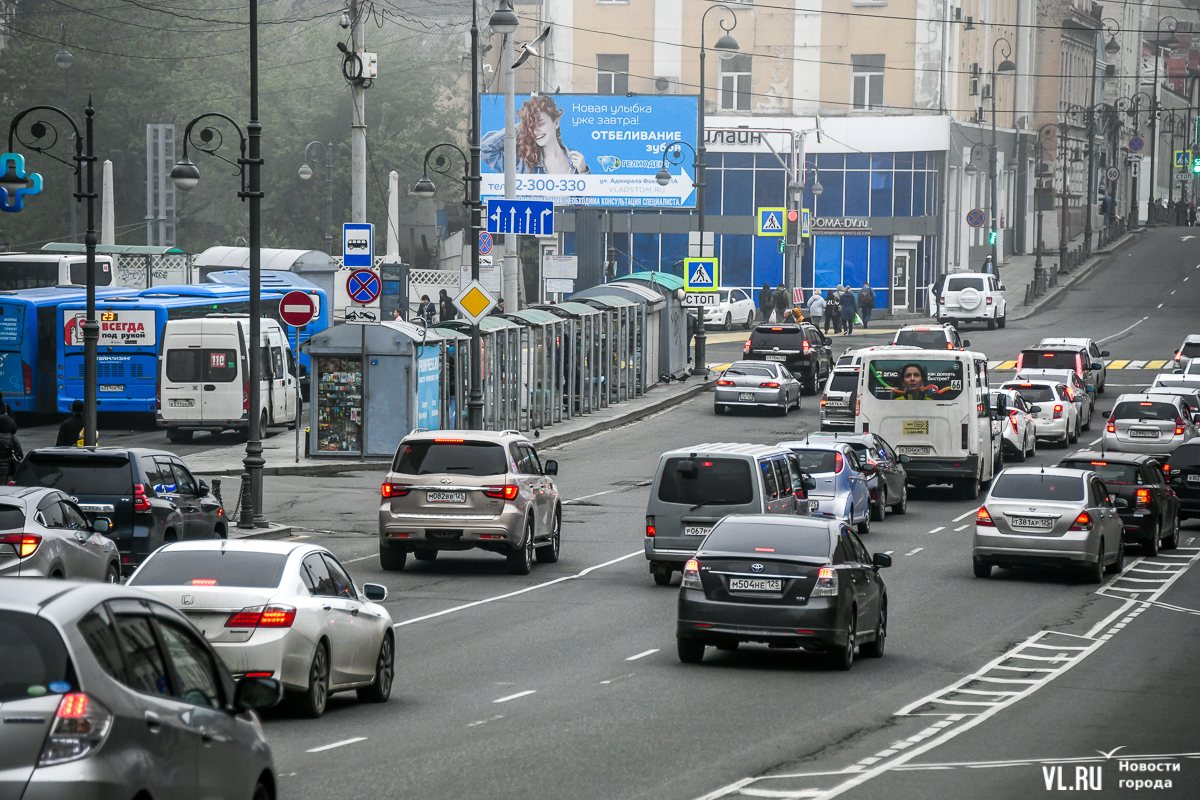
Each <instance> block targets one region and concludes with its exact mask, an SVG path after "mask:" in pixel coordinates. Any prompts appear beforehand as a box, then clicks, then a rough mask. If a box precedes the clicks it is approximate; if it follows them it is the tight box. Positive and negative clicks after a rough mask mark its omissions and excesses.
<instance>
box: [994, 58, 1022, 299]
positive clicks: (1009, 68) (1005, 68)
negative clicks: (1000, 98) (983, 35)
mask: <svg viewBox="0 0 1200 800" xmlns="http://www.w3.org/2000/svg"><path fill="white" fill-rule="evenodd" d="M997 47H999V48H1000V55H1001V56H1002V57H1003V59H1004V60H1003V61H1001V62H1000V63H999V64H997V63H996V48H997ZM1011 55H1012V42H1010V41H1008V39H1005V38H1004V37H1003V36H1001V37H999V38H998V39H996V41H994V42H992V147H991V149H990V150H989V152H988V182H989V183H990V184H991V188H990V192H989V194H990V196H991V206H992V208H991V213H990V214H989V215H988V240H989V242H990V243H991V246H992V270H993V272H994V273H995V275H996V280H997V281H999V280H1000V245H999V238H1000V235H999V233H998V232H997V230H996V206H997V205H999V202H998V199H997V198H998V192H997V188H996V183H997V177H998V176H997V174H996V173H997V171H998V169H999V165H998V164H997V163H996V157H997V145H996V95H997V94H999V93H1000V85H999V83H998V82H997V80H996V78H997V76H999V75H1015V74H1016V73H1017V65H1016V64H1014V63H1013V62H1012V61H1010V60H1009V56H1011Z"/></svg>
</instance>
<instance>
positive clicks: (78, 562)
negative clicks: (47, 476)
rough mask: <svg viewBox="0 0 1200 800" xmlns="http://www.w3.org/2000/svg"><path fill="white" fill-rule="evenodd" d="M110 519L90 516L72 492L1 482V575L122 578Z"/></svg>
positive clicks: (84, 579)
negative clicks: (76, 502)
mask: <svg viewBox="0 0 1200 800" xmlns="http://www.w3.org/2000/svg"><path fill="white" fill-rule="evenodd" d="M109 524H110V523H109V520H108V519H107V518H104V517H101V518H99V519H97V520H96V521H95V522H88V518H87V516H86V515H85V514H84V513H83V511H82V509H80V508H79V506H77V505H76V504H75V501H74V499H72V498H71V497H70V495H67V494H64V493H63V492H60V491H58V490H57V489H47V488H44V487H41V486H0V577H2V578H66V579H69V580H78V581H107V582H109V583H118V582H119V581H120V579H121V562H120V555H119V554H118V553H117V545H116V543H115V542H113V540H112V539H109V538H108V537H107V536H105V535H104V534H105V533H107V532H108V529H109Z"/></svg>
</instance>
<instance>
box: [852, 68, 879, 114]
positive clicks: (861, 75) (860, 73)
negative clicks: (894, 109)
mask: <svg viewBox="0 0 1200 800" xmlns="http://www.w3.org/2000/svg"><path fill="white" fill-rule="evenodd" d="M850 63H851V65H852V69H853V76H852V77H853V82H852V83H853V86H852V96H851V108H853V109H854V110H855V111H879V110H881V109H882V108H883V56H882V55H872V56H850Z"/></svg>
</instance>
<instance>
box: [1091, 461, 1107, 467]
mask: <svg viewBox="0 0 1200 800" xmlns="http://www.w3.org/2000/svg"><path fill="white" fill-rule="evenodd" d="M1089 463H1090V464H1091V465H1092V466H1093V467H1107V466H1108V462H1107V461H1092V462H1089Z"/></svg>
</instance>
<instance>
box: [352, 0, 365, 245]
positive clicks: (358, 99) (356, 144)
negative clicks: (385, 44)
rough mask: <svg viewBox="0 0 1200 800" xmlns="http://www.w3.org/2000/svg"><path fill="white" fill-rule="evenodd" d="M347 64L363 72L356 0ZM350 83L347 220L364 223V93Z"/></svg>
mask: <svg viewBox="0 0 1200 800" xmlns="http://www.w3.org/2000/svg"><path fill="white" fill-rule="evenodd" d="M350 20H351V23H350V24H351V26H352V27H351V29H350V41H351V48H350V49H351V52H352V53H353V54H354V56H356V58H352V59H350V63H352V64H354V65H356V66H357V68H358V69H359V70H364V69H365V64H366V61H365V60H364V58H363V51H364V49H365V47H366V41H367V25H366V16H365V14H364V13H363V8H362V5H361V3H360V0H350ZM359 77H360V80H356V81H351V83H350V97H351V103H352V104H353V106H354V111H353V117H352V119H351V122H350V221H351V222H366V221H367V90H366V86H365V84H364V82H363V81H362V80H361V76H359Z"/></svg>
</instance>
